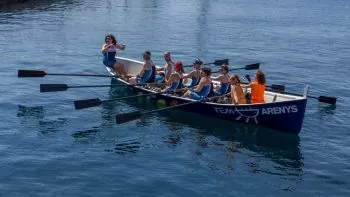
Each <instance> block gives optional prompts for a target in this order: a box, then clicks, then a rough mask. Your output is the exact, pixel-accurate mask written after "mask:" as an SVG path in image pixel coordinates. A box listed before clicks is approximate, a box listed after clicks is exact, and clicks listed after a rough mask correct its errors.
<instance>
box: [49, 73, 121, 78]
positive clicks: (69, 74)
mask: <svg viewBox="0 0 350 197" xmlns="http://www.w3.org/2000/svg"><path fill="white" fill-rule="evenodd" d="M46 75H63V76H83V77H84V76H85V77H109V78H111V77H116V78H117V76H114V75H93V74H73V73H46Z"/></svg>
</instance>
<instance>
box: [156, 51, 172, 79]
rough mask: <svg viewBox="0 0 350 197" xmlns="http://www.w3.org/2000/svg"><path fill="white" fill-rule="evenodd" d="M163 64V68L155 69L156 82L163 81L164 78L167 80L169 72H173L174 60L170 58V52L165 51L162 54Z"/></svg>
mask: <svg viewBox="0 0 350 197" xmlns="http://www.w3.org/2000/svg"><path fill="white" fill-rule="evenodd" d="M163 57H164V61H165V65H164V68H159V69H157V76H156V82H157V83H163V82H165V80H164V79H166V80H169V77H170V75H171V73H173V68H174V62H173V60H172V59H171V56H170V52H168V51H167V52H165V53H164V55H163Z"/></svg>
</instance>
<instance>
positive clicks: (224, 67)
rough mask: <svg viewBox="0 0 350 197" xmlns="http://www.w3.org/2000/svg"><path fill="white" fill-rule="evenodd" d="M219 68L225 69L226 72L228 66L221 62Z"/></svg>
mask: <svg viewBox="0 0 350 197" xmlns="http://www.w3.org/2000/svg"><path fill="white" fill-rule="evenodd" d="M220 68H221V69H223V70H224V71H226V73H228V71H229V70H228V66H227V65H226V64H223V65H221V66H220Z"/></svg>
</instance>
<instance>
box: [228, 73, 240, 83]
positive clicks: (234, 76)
mask: <svg viewBox="0 0 350 197" xmlns="http://www.w3.org/2000/svg"><path fill="white" fill-rule="evenodd" d="M233 78H235V79H236V80H237V82H238V83H241V80H239V77H238V75H236V74H234V75H232V76H231V77H230V81H232V79H233Z"/></svg>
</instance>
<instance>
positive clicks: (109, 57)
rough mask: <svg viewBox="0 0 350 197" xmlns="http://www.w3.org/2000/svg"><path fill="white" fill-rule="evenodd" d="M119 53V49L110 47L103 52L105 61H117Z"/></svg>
mask: <svg viewBox="0 0 350 197" xmlns="http://www.w3.org/2000/svg"><path fill="white" fill-rule="evenodd" d="M116 54H117V50H116V49H114V48H108V49H107V50H106V51H105V52H104V53H103V61H104V62H109V61H115V56H116Z"/></svg>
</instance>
